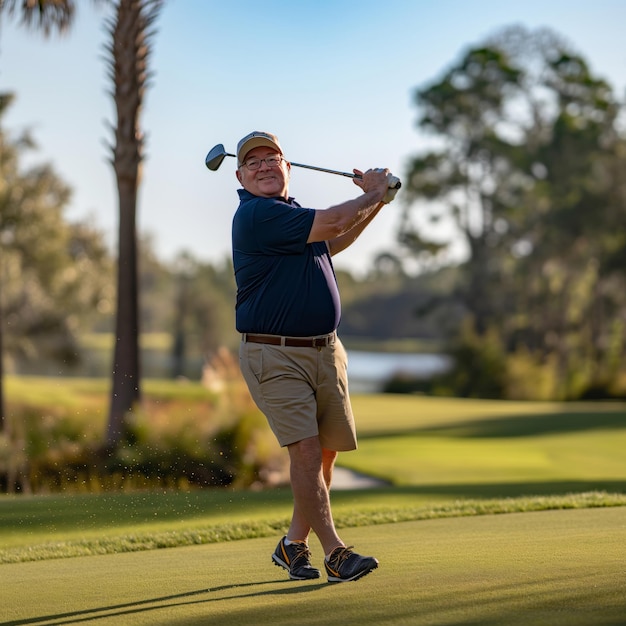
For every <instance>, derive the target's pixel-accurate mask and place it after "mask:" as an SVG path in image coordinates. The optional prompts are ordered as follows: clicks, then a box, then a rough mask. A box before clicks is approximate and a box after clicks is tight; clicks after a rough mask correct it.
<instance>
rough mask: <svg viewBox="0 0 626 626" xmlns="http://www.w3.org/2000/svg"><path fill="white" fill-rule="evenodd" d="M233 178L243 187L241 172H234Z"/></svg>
mask: <svg viewBox="0 0 626 626" xmlns="http://www.w3.org/2000/svg"><path fill="white" fill-rule="evenodd" d="M235 176H236V177H237V180H238V181H239V182H240V183H241V184H242V185H243V183H242V182H241V172H240V171H239V170H238V169H236V170H235Z"/></svg>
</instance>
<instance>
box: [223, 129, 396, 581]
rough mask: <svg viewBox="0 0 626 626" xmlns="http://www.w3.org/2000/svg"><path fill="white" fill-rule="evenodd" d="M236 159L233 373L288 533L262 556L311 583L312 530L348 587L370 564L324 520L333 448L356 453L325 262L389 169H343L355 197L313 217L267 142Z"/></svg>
mask: <svg viewBox="0 0 626 626" xmlns="http://www.w3.org/2000/svg"><path fill="white" fill-rule="evenodd" d="M236 156H237V161H238V163H237V165H238V167H237V171H236V174H237V179H238V181H239V182H240V183H241V186H242V187H243V189H239V191H238V193H239V199H240V204H239V207H238V209H237V212H236V213H235V216H234V219H233V230H232V245H233V263H234V270H235V279H236V282H237V304H236V325H237V330H238V331H239V332H240V333H242V341H241V345H240V355H239V357H240V366H241V371H242V373H243V376H244V378H245V380H246V383H247V385H248V388H249V390H250V393H251V395H252V398H253V399H254V401H255V402H256V404H257V405H258V407H259V409H260V410H261V411H262V412H263V413H264V414H265V416H266V417H267V420H268V422H269V425H270V427H271V429H272V431H273V432H274V434H275V435H276V437H277V439H278V441H279V443H280V445H281V446H284V447H287V449H288V451H289V460H290V479H291V488H292V492H293V501H294V505H293V516H292V519H291V524H290V526H289V530H288V531H287V534H286V536H284V537H283V538H282V539H281V540H280V542H279V543H278V546H277V547H276V551H275V552H274V554H273V555H272V559H273V561H274V563H275V564H276V565H279V566H281V567H283V568H285V569H286V570H287V571H288V572H289V577H290V578H292V579H294V580H306V579H312V578H319V577H320V571H319V570H318V569H316V568H314V567H313V566H312V565H311V552H310V550H309V546H308V540H309V533H310V531H311V530H313V531H314V532H315V534H316V535H317V537H318V539H319V541H320V543H321V545H322V548H323V550H324V554H325V559H324V567H325V569H326V573H327V575H328V581H329V582H343V581H348V580H357V579H358V578H361V577H362V576H365V575H366V574H368V573H369V572H371V571H372V570H374V569H375V568H376V567H378V561H377V560H376V559H375V558H374V557H371V556H361V555H359V554H357V553H356V552H353V551H352V546H350V547H348V546H346V544H345V543H344V541H343V540H342V539H341V538H340V537H339V535H338V534H337V531H336V529H335V524H334V521H333V516H332V513H331V506H330V497H329V489H330V485H331V479H332V473H333V466H334V463H335V459H336V458H337V453H338V452H339V451H346V450H354V449H356V447H357V444H356V431H355V426H354V419H353V416H352V408H351V406H350V398H349V396H348V379H347V373H346V367H347V358H346V352H345V350H344V348H343V346H342V344H341V342H340V341H339V339H338V337H337V333H336V330H337V326H338V325H339V320H340V316H341V309H340V300H339V292H338V288H337V282H336V279H335V275H334V270H333V265H332V261H331V257H332V256H333V255H335V254H337V253H338V252H341V251H342V250H345V249H346V248H347V247H348V246H350V245H351V244H352V243H353V242H354V241H355V240H356V238H357V237H358V236H359V235H360V234H361V233H362V232H363V230H364V229H365V227H366V226H367V225H368V224H369V223H370V222H371V221H372V220H373V219H374V217H375V216H376V215H377V213H378V212H379V211H380V209H381V207H382V206H383V204H384V203H385V202H388V201H390V200H391V199H392V198H393V195H395V192H394V193H393V194H392V191H393V190H390V189H389V187H388V176H390V174H389V171H388V170H386V169H372V170H368V171H366V172H361V171H359V170H354V173H355V174H356V175H359V176H361V177H362V178H355V179H354V183H355V184H356V185H357V186H358V187H360V188H361V190H362V192H363V193H361V194H360V195H359V196H358V197H357V198H355V199H354V200H348V201H347V202H343V203H341V204H337V205H335V206H332V207H330V208H328V209H326V210H316V209H308V208H303V207H301V205H300V204H298V203H297V202H296V201H295V200H294V199H293V198H291V197H290V196H289V176H290V171H291V165H290V163H289V161H287V160H286V159H285V157H284V155H283V150H282V148H281V146H280V143H279V141H278V138H277V137H276V136H275V135H272V134H271V133H266V132H258V131H257V132H253V133H250V134H249V135H246V136H245V137H244V138H243V139H242V140H241V141H240V142H239V143H238V145H237V155H236Z"/></svg>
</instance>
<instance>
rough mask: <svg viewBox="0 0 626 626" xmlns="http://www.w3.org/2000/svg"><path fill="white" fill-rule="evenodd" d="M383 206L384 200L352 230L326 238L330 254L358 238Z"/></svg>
mask: <svg viewBox="0 0 626 626" xmlns="http://www.w3.org/2000/svg"><path fill="white" fill-rule="evenodd" d="M384 206H385V203H384V202H379V203H378V204H377V205H376V206H375V207H374V210H373V211H372V212H371V213H370V214H369V215H368V216H367V217H366V218H365V219H364V220H363V221H362V222H360V223H359V224H357V225H356V226H355V227H354V228H352V230H349V231H348V232H347V233H344V234H343V235H341V236H340V237H335V238H334V239H330V240H328V249H329V250H330V256H334V255H335V254H338V253H339V252H341V251H342V250H345V249H346V248H347V247H349V246H351V245H352V244H353V243H354V242H355V241H356V240H357V238H358V236H359V235H360V234H361V233H362V232H363V231H364V230H365V228H366V226H368V225H369V223H370V222H371V221H372V220H373V219H374V218H375V217H376V216H377V215H378V212H379V211H380V210H381V209H382V208H383V207H384Z"/></svg>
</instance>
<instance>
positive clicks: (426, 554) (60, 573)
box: [0, 508, 626, 626]
mask: <svg viewBox="0 0 626 626" xmlns="http://www.w3.org/2000/svg"><path fill="white" fill-rule="evenodd" d="M625 519H626V518H625V509H623V508H611V509H606V508H605V509H584V510H568V511H545V512H539V513H523V514H510V515H499V516H481V517H469V518H451V519H437V520H425V521H419V522H404V523H396V524H386V525H380V526H372V527H363V528H354V529H351V530H350V531H349V532H347V533H346V536H347V537H346V538H347V539H348V540H349V541H350V542H355V544H356V545H357V547H359V548H360V549H361V550H362V551H363V552H365V553H373V554H375V555H376V556H377V557H378V558H379V560H380V567H379V569H378V570H376V571H374V572H373V573H372V574H370V575H369V576H367V577H366V578H363V579H362V580H360V581H358V582H356V583H347V584H340V585H331V584H328V583H327V582H326V581H325V578H322V579H320V580H317V581H310V582H294V581H289V580H287V577H286V573H285V572H283V571H282V570H280V569H279V568H276V567H274V566H272V565H271V563H270V554H271V552H272V550H273V549H274V547H275V546H274V544H275V538H272V539H269V538H267V539H266V538H264V539H253V540H243V541H237V542H232V543H219V544H213V545H209V546H193V547H184V548H174V549H172V550H157V551H150V552H142V553H139V554H114V555H105V556H90V557H83V558H76V559H66V560H61V561H55V560H50V561H45V562H42V563H32V562H31V563H18V564H11V565H4V566H2V574H3V583H2V586H0V606H2V615H3V617H2V622H0V624H1V625H2V626H9V625H11V626H18V625H20V626H21V625H24V624H38V625H40V626H50V625H52V624H78V623H94V624H95V623H98V624H106V625H107V626H109V625H110V626H141V625H148V624H149V625H150V626H166V625H167V626H200V625H204V624H208V623H222V624H237V625H238V626H247V625H250V626H252V625H254V626H264V625H272V626H280V625H290V626H291V625H293V624H305V625H306V624H311V625H312V624H326V623H340V624H361V625H362V624H376V625H381V624H394V625H409V624H410V625H413V626H419V625H421V624H431V625H433V624H434V625H436V624H442V625H443V624H448V625H450V624H485V625H490V624H493V625H496V624H498V625H499V624H512V625H515V624H520V625H521V624H524V625H528V624H550V625H551V626H561V625H563V626H577V625H581V626H582V625H584V626H588V625H589V624H598V625H599V624H607V625H608V624H613V625H615V624H623V623H625V616H626V596H624V593H623V590H624V586H625V585H626V572H625V570H624V568H623V563H624V556H625V552H624V550H625V548H624V545H625V544H626V541H625V540H626V524H625ZM312 548H313V554H314V563H315V564H317V565H318V566H319V565H321V562H320V560H321V556H320V554H319V548H318V546H317V544H312Z"/></svg>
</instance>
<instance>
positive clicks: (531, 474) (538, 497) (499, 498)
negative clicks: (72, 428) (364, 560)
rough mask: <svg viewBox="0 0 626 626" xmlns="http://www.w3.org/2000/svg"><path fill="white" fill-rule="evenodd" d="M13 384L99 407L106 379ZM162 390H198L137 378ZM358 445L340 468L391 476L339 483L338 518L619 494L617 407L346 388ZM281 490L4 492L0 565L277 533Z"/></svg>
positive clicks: (282, 522)
mask: <svg viewBox="0 0 626 626" xmlns="http://www.w3.org/2000/svg"><path fill="white" fill-rule="evenodd" d="M8 388H9V393H10V394H12V396H13V397H14V398H15V397H19V396H20V394H24V395H28V397H30V398H31V399H32V398H33V397H34V394H42V397H45V398H46V399H47V401H52V402H58V403H62V404H63V405H64V406H76V407H79V406H84V404H83V403H87V404H88V403H89V402H92V403H93V405H94V406H95V405H96V404H97V402H98V401H101V399H102V396H103V394H105V393H106V382H105V381H94V380H86V379H82V380H81V379H65V380H63V381H55V380H52V379H26V380H24V379H12V380H11V379H10V380H9V386H8ZM145 389H146V392H147V393H148V394H150V396H151V398H152V399H153V400H154V401H158V399H159V398H182V399H183V400H184V401H186V402H190V403H193V402H195V401H196V400H195V399H200V401H205V400H206V397H207V393H208V392H207V391H206V390H204V389H203V388H202V387H200V386H199V385H196V384H193V383H191V384H182V385H181V384H179V383H175V382H170V381H167V382H163V381H147V382H146V385H145ZM353 404H354V410H355V414H356V416H357V422H358V427H359V433H360V447H359V450H358V451H356V452H353V453H349V454H342V455H340V457H339V462H340V464H341V465H344V466H346V467H350V468H352V469H355V470H357V471H360V472H364V473H367V474H371V475H375V476H378V477H380V478H383V479H385V480H386V481H388V482H389V485H390V486H389V487H387V488H380V489H373V490H367V491H335V492H334V493H333V507H334V512H335V516H336V519H337V524H338V526H339V527H342V528H345V527H358V526H367V525H373V524H382V523H389V522H399V521H409V520H421V519H432V518H441V517H449V516H467V515H478V514H495V513H505V512H506V513H508V512H514V511H518V512H519V511H538V510H545V509H558V508H585V507H599V506H603V507H607V506H624V505H626V495H624V494H625V493H626V460H625V459H626V457H625V456H624V454H623V450H624V449H626V405H624V404H619V403H576V404H556V403H528V402H497V401H477V400H458V399H442V398H437V399H434V398H425V397H417V396H390V395H376V396H356V397H355V398H354V399H353ZM290 510H291V494H290V491H289V489H288V488H278V489H272V490H266V491H261V492H252V491H244V490H233V489H214V490H196V491H189V492H174V491H160V492H138V493H124V494H115V493H109V494H99V495H89V494H81V495H63V494H61V495H48V496H41V495H40V496H33V497H24V496H4V497H2V498H0V562H4V563H8V562H19V561H28V560H42V559H49V558H60V557H69V556H77V555H89V554H101V553H114V552H124V551H139V550H150V549H154V548H159V547H174V546H185V545H194V544H205V543H214V542H221V541H231V540H234V539H243V538H255V537H266V536H275V535H276V534H277V533H280V532H281V531H282V529H284V528H285V526H286V524H287V523H288V519H289V514H290Z"/></svg>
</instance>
